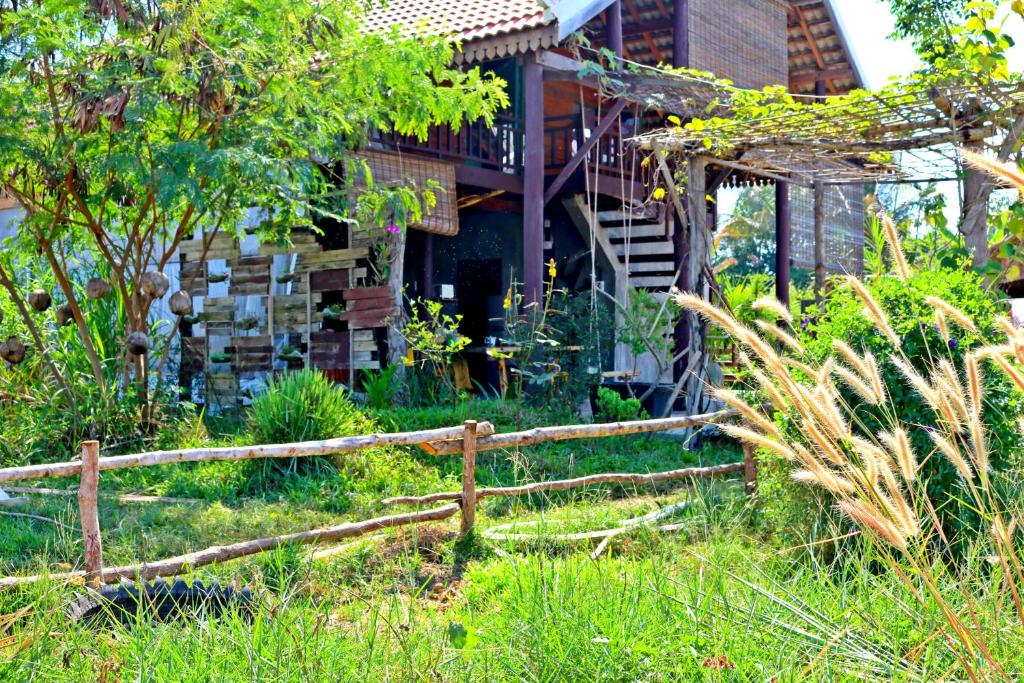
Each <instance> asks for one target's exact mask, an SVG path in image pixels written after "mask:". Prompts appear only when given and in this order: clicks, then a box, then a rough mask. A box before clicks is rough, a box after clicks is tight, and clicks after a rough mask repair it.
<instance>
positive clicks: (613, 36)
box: [607, 0, 622, 69]
mask: <svg viewBox="0 0 1024 683" xmlns="http://www.w3.org/2000/svg"><path fill="white" fill-rule="evenodd" d="M607 16H608V33H607V35H608V49H609V50H611V51H612V52H614V53H615V56H616V57H621V56H622V1H621V0H615V2H613V3H612V4H611V5H609V6H608V15H607ZM616 68H617V69H618V68H621V67H618V66H617V67H616Z"/></svg>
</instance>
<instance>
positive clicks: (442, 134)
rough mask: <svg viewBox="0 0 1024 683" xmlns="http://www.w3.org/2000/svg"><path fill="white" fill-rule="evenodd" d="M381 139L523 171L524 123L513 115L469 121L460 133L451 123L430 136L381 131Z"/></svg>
mask: <svg viewBox="0 0 1024 683" xmlns="http://www.w3.org/2000/svg"><path fill="white" fill-rule="evenodd" d="M377 140H378V141H379V142H381V143H383V144H385V145H387V146H389V147H401V148H403V149H407V150H410V151H416V152H421V153H425V154H431V155H435V156H437V157H439V158H442V159H447V160H450V161H463V162H471V163H474V164H476V165H478V166H480V167H482V168H487V169H490V170H493V171H500V172H502V173H512V174H516V175H520V174H521V173H522V172H523V126H522V121H521V120H520V119H517V118H515V117H513V116H503V115H498V116H495V117H494V121H493V122H492V123H491V124H490V125H487V124H486V123H485V122H484V121H474V122H473V123H467V124H464V125H463V126H462V127H461V128H460V129H459V131H458V132H457V133H456V132H454V131H453V130H452V129H451V128H450V127H448V126H435V127H432V128H431V129H430V132H429V133H428V135H427V139H426V140H420V139H418V138H415V137H409V136H404V135H395V134H394V133H380V134H378V135H377Z"/></svg>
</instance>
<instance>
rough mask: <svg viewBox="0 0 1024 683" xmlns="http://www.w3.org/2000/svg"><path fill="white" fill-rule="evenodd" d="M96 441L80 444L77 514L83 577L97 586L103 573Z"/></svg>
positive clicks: (98, 457) (98, 445)
mask: <svg viewBox="0 0 1024 683" xmlns="http://www.w3.org/2000/svg"><path fill="white" fill-rule="evenodd" d="M99 461H100V442H99V441H83V442H82V473H81V475H80V477H79V486H78V511H79V513H80V515H81V517H82V542H83V545H84V547H85V576H86V581H87V582H89V583H94V582H95V583H98V582H99V580H100V577H101V576H102V572H103V539H102V537H101V536H100V514H99V508H98V506H97V498H98V496H97V489H98V488H99V483H100V471H99Z"/></svg>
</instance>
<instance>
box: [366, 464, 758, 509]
mask: <svg viewBox="0 0 1024 683" xmlns="http://www.w3.org/2000/svg"><path fill="white" fill-rule="evenodd" d="M745 467H746V465H745V463H742V462H735V463H729V464H726V465H714V466H713V467H688V468H686V469H681V470H669V471H667V472H651V473H649V474H591V475H589V476H586V477H577V478H575V479H559V480H555V481H542V482H538V483H536V484H526V485H524V486H502V487H497V488H486V489H477V490H476V498H477V499H478V500H479V499H480V498H489V497H491V496H526V495H529V494H531V493H540V492H541V491H563V490H565V489H572V488H579V487H581V486H591V485H594V484H637V485H639V484H656V483H658V482H662V481H673V480H676V479H698V478H703V477H718V476H722V475H726V474H733V473H735V472H743V471H744V468H745ZM461 498H462V493H461V492H445V493H431V494H428V495H425V496H397V497H395V498H387V499H385V500H383V501H381V502H382V503H383V504H384V505H420V504H425V503H438V502H443V501H446V500H460V499H461Z"/></svg>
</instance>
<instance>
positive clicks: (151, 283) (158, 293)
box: [140, 270, 171, 299]
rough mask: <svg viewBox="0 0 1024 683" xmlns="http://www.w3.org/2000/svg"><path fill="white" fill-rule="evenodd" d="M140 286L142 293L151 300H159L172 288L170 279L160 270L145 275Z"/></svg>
mask: <svg viewBox="0 0 1024 683" xmlns="http://www.w3.org/2000/svg"><path fill="white" fill-rule="evenodd" d="M140 284H141V286H142V293H143V294H145V295H146V296H148V297H149V298H150V299H159V298H160V297H162V296H163V295H164V294H166V293H167V290H168V289H170V288H171V281H170V279H169V278H168V277H167V276H166V275H164V274H163V273H161V272H160V271H158V270H151V271H148V272H146V273H143V274H142V280H141V282H140Z"/></svg>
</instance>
